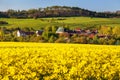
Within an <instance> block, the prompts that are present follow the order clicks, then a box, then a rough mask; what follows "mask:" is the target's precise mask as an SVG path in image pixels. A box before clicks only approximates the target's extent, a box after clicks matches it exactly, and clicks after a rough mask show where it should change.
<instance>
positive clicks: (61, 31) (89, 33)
mask: <svg viewBox="0 0 120 80" xmlns="http://www.w3.org/2000/svg"><path fill="white" fill-rule="evenodd" d="M56 33H57V34H64V35H68V36H72V35H74V34H77V35H79V36H87V37H90V38H93V37H94V36H95V35H96V34H97V33H98V31H97V30H89V29H87V30H82V29H80V28H76V29H75V30H68V29H65V28H63V27H59V28H58V29H57V31H56Z"/></svg>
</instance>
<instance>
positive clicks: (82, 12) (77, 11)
mask: <svg viewBox="0 0 120 80" xmlns="http://www.w3.org/2000/svg"><path fill="white" fill-rule="evenodd" d="M71 16H72V17H73V16H89V17H104V18H111V17H120V11H116V12H115V13H113V12H95V11H90V10H87V9H82V8H79V7H68V6H51V7H46V8H38V9H29V10H13V9H9V10H8V11H6V12H0V18H41V17H71Z"/></svg>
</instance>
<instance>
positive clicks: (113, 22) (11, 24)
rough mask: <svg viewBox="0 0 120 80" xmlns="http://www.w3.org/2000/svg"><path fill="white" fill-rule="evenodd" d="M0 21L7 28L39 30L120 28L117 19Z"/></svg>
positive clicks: (76, 18)
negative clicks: (106, 26) (49, 28)
mask: <svg viewBox="0 0 120 80" xmlns="http://www.w3.org/2000/svg"><path fill="white" fill-rule="evenodd" d="M0 21H7V22H8V25H0V26H3V27H8V28H15V27H20V28H24V27H27V28H29V27H32V28H34V29H40V28H41V27H42V28H43V27H46V26H69V27H71V28H75V27H96V26H100V25H109V26H112V27H114V26H120V19H119V18H91V17H61V18H59V17H58V18H38V19H12V18H0Z"/></svg>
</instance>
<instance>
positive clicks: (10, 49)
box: [0, 42, 120, 80]
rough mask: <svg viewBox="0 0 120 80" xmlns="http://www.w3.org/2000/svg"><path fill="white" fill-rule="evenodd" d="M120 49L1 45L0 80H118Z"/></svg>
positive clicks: (113, 47) (108, 47) (101, 46)
mask: <svg viewBox="0 0 120 80" xmlns="http://www.w3.org/2000/svg"><path fill="white" fill-rule="evenodd" d="M119 79H120V46H106V45H104V46H103V45H84V44H49V43H14V42H8V43H5V42H1V43H0V80H119Z"/></svg>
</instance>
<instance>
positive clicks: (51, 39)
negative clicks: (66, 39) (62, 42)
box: [48, 35, 54, 43]
mask: <svg viewBox="0 0 120 80" xmlns="http://www.w3.org/2000/svg"><path fill="white" fill-rule="evenodd" d="M48 42H49V43H53V42H54V36H53V35H52V36H51V37H50V39H49V41H48Z"/></svg>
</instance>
